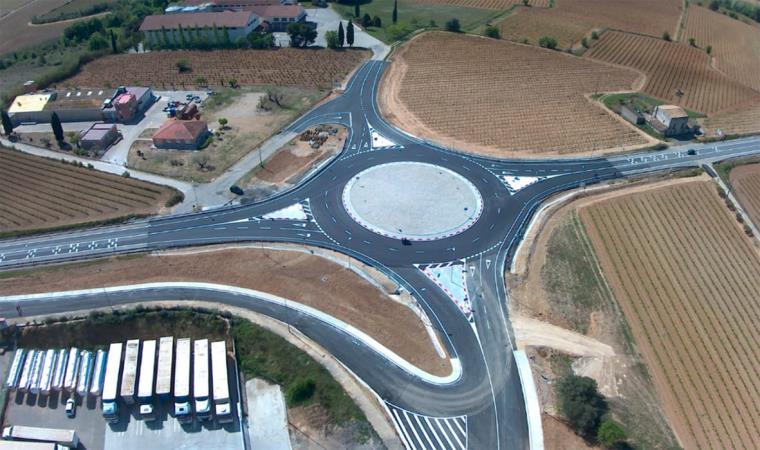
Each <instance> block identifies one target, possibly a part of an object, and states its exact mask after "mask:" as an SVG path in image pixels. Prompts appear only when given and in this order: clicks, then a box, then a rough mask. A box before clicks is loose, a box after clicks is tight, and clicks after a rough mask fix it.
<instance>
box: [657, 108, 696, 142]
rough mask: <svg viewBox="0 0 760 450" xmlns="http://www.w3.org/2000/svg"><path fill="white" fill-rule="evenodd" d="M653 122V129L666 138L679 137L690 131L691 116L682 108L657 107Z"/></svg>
mask: <svg viewBox="0 0 760 450" xmlns="http://www.w3.org/2000/svg"><path fill="white" fill-rule="evenodd" d="M651 122H652V123H651V125H652V127H654V128H655V129H656V130H657V131H659V132H660V133H662V134H664V135H665V136H678V135H680V134H685V133H688V132H689V131H690V130H689V115H688V114H686V111H684V110H683V108H681V107H680V106H675V105H660V106H655V108H654V111H653V113H652V121H651Z"/></svg>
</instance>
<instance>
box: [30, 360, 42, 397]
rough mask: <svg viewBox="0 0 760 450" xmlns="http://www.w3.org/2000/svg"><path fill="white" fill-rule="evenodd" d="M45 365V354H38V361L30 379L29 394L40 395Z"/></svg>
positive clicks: (35, 362)
mask: <svg viewBox="0 0 760 450" xmlns="http://www.w3.org/2000/svg"><path fill="white" fill-rule="evenodd" d="M44 364H45V352H44V351H42V350H40V351H38V352H37V359H35V360H34V365H33V366H32V375H31V376H30V377H29V392H30V393H32V394H34V395H37V394H39V393H40V378H41V377H42V368H43V366H44Z"/></svg>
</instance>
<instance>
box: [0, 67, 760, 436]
mask: <svg viewBox="0 0 760 450" xmlns="http://www.w3.org/2000/svg"><path fill="white" fill-rule="evenodd" d="M385 64H386V63H384V62H382V61H374V60H373V61H369V62H367V63H365V64H364V65H363V66H362V67H361V68H360V69H359V70H357V72H356V73H355V75H354V76H353V78H352V79H351V81H350V82H349V84H348V86H347V89H346V91H345V93H344V94H343V95H341V96H340V97H338V98H336V99H334V100H332V101H331V102H329V103H326V104H323V105H322V106H320V107H318V108H316V109H314V110H313V111H311V112H309V113H308V114H307V115H305V116H303V117H302V118H301V119H299V120H298V121H296V122H295V123H293V124H292V125H291V126H290V127H289V128H288V129H287V130H285V131H287V132H295V133H298V132H300V131H302V130H304V129H306V128H307V127H309V126H312V125H316V124H328V123H329V124H341V125H344V126H346V127H348V129H349V133H350V134H349V137H348V139H347V141H346V145H345V147H344V149H343V152H342V153H341V155H340V156H339V157H338V158H336V159H334V160H333V161H332V162H331V163H330V164H328V165H326V166H325V167H323V168H322V169H321V170H319V171H317V172H316V173H314V174H312V175H311V177H310V178H308V179H306V180H304V181H303V182H302V183H301V184H300V185H299V186H297V187H296V188H295V189H293V190H291V191H289V192H286V193H283V194H282V195H279V196H275V197H273V198H270V199H268V200H265V201H263V202H260V203H255V204H250V205H245V206H235V207H229V208H223V209H217V210H211V211H206V212H202V213H193V214H184V215H174V216H166V217H159V218H153V219H150V220H145V221H139V222H134V223H131V224H127V225H120V226H113V227H101V228H96V229H91V230H84V231H75V232H67V233H58V234H50V235H42V236H36V237H30V238H23V239H15V240H7V241H0V270H7V269H11V268H16V267H24V266H30V265H36V264H42V263H47V262H57V261H67V260H76V259H84V258H93V257H97V256H105V255H113V254H118V253H125V252H137V251H147V250H155V249H166V248H177V247H185V246H192V245H204V244H216V243H230V242H250V241H268V242H297V243H301V244H308V245H314V246H319V247H324V248H328V249H332V250H336V251H339V252H342V253H345V254H348V255H351V256H353V257H355V258H357V259H359V260H361V261H363V262H364V263H366V264H369V265H371V266H373V267H376V268H378V269H379V270H382V271H383V272H384V273H386V274H387V275H388V276H389V277H390V278H392V279H393V280H394V281H396V282H398V283H399V284H400V285H401V286H402V287H403V288H404V289H406V290H407V291H409V292H410V293H411V294H412V295H413V296H414V297H415V298H416V300H417V302H418V303H419V305H420V307H422V308H423V309H424V310H425V312H426V313H427V315H428V317H429V318H430V319H431V322H432V325H433V327H434V328H435V329H436V331H437V332H438V333H439V335H440V337H441V339H442V340H443V342H444V345H445V346H446V348H447V350H448V352H449V354H451V355H452V356H453V357H457V358H459V360H460V362H461V364H462V375H461V377H459V379H457V380H456V381H453V382H450V383H445V384H436V383H431V382H429V381H426V380H424V379H422V378H419V377H415V376H411V375H410V374H408V373H406V372H404V371H402V370H399V369H398V368H397V367H395V366H394V365H393V364H391V363H390V362H389V361H387V360H385V359H383V358H382V357H381V356H379V355H377V354H374V353H373V352H372V351H371V349H369V348H366V347H363V346H362V345H361V344H360V343H356V342H346V340H345V339H346V338H345V336H341V335H340V333H338V332H336V330H334V329H330V327H327V326H325V325H324V324H322V323H320V322H318V321H311V320H307V319H305V318H303V317H299V316H298V315H296V314H291V313H289V312H288V311H287V310H282V309H281V310H274V309H269V310H262V309H261V308H259V307H258V306H256V305H255V302H252V301H247V300H246V299H245V298H236V297H234V296H229V295H227V294H224V293H217V292H202V291H194V290H182V289H177V290H174V291H171V292H161V291H160V290H157V291H155V292H151V293H149V296H148V297H146V294H145V293H144V292H141V293H140V296H139V299H140V300H145V299H146V298H151V297H150V296H154V297H155V298H162V299H166V298H170V297H171V298H177V299H185V298H199V299H200V298H202V299H204V300H215V301H220V302H225V303H230V304H235V305H236V306H241V307H247V308H251V309H254V310H257V311H259V312H262V313H264V314H267V315H271V316H273V317H275V318H278V319H280V320H282V321H285V322H289V323H291V324H293V325H294V326H296V327H298V328H299V329H301V330H302V331H303V332H304V333H305V334H307V335H308V336H310V337H311V338H312V339H314V340H315V341H317V342H318V343H320V344H321V345H324V346H325V347H326V348H329V349H331V351H334V352H335V355H336V357H338V359H339V360H340V361H341V362H342V363H343V364H345V365H346V366H347V367H348V368H349V369H351V370H352V371H353V372H354V373H356V374H357V375H359V376H360V377H361V378H362V379H363V380H364V381H365V382H366V383H367V385H368V386H369V387H370V388H372V389H373V390H374V391H375V392H376V393H377V394H378V395H379V396H380V397H381V398H382V399H383V400H384V401H385V402H386V406H387V407H388V409H389V411H390V413H391V417H392V419H393V420H394V422H395V424H396V427H397V429H398V430H399V433H400V436H401V438H402V440H403V441H404V442H405V444H406V445H407V447H408V448H410V449H450V448H451V449H455V448H457V449H459V448H471V449H487V450H493V449H526V448H529V447H530V444H531V443H530V442H529V432H528V418H527V415H526V408H525V404H524V399H523V393H522V387H521V382H520V378H519V375H518V372H517V369H516V365H515V364H516V363H515V359H514V356H513V353H512V351H513V349H514V348H515V342H514V334H513V333H512V331H511V325H510V322H509V316H508V309H507V305H508V302H507V291H506V287H505V283H504V270H505V267H507V264H508V263H509V261H510V260H511V257H512V252H514V250H515V249H516V247H517V244H518V243H519V241H520V240H521V239H522V235H523V232H524V231H525V230H524V229H525V227H526V224H527V223H528V221H529V220H530V219H531V217H532V215H533V213H534V212H535V211H536V210H537V208H539V207H540V205H541V203H542V202H543V201H544V200H545V199H547V197H549V196H551V195H553V194H555V193H557V192H561V191H564V190H568V189H573V188H577V187H579V186H581V185H588V184H594V183H598V182H601V181H605V180H611V179H616V178H622V177H626V176H630V175H635V174H641V173H649V172H656V171H663V170H672V169H676V168H683V167H697V166H699V165H700V164H702V163H704V162H711V161H717V160H721V159H726V158H731V157H737V156H743V155H749V154H756V153H760V139H757V138H753V139H741V140H735V141H730V142H726V143H721V144H709V145H689V146H688V147H677V148H670V149H667V150H665V151H661V152H648V153H641V154H637V155H624V156H619V157H613V158H587V159H558V160H514V161H507V160H496V159H490V158H485V157H479V156H473V155H466V154H463V153H457V152H454V151H451V150H447V149H443V148H440V147H438V146H436V145H434V144H431V143H427V142H425V141H423V140H420V139H417V138H415V137H413V136H409V135H407V134H405V133H404V132H402V131H400V130H398V129H396V128H395V127H393V126H391V125H389V124H388V123H387V122H385V120H383V118H382V117H381V116H380V115H379V113H378V108H377V104H376V94H377V86H378V82H379V80H380V76H381V74H382V72H383V69H384V67H385ZM689 148H693V149H695V150H696V154H695V155H689V154H688V153H687V149H689ZM409 161H412V162H421V163H426V164H433V165H436V166H440V167H442V168H445V169H448V170H450V171H453V172H455V173H456V174H458V175H460V176H461V177H463V178H465V179H466V180H468V181H469V183H471V184H472V185H473V186H474V188H475V189H477V191H478V192H479V193H480V195H481V196H482V203H483V210H482V213H481V214H480V216H479V218H478V220H477V221H476V222H475V223H474V224H472V225H471V226H470V227H469V228H467V229H465V230H463V231H461V232H459V233H458V234H455V235H452V236H448V237H443V238H440V239H435V240H425V241H413V242H402V241H400V240H399V239H392V238H388V237H384V236H382V235H379V234H375V233H373V232H372V231H370V230H369V229H367V228H365V227H363V226H362V225H360V224H358V223H357V222H355V221H354V220H353V219H352V218H351V217H350V216H349V214H348V212H347V211H346V209H345V208H344V205H343V202H342V193H343V188H344V186H345V185H346V183H348V181H349V180H351V179H352V178H353V177H354V176H355V175H356V174H358V173H359V172H361V171H363V170H365V169H368V168H370V167H375V166H378V165H381V164H386V163H395V162H409ZM445 200H446V199H440V201H445ZM284 208H287V211H291V212H292V211H294V210H296V211H299V212H300V214H301V215H300V216H299V214H296V215H292V216H288V215H287V214H284V213H277V211H280V210H283V209H284ZM272 213H274V214H272ZM404 213H408V214H417V213H418V212H417V211H414V210H410V211H404ZM456 268H460V269H461V274H462V276H461V278H462V279H463V280H465V285H466V289H465V290H464V292H465V296H466V297H467V298H466V299H467V301H468V302H469V303H470V304H471V313H467V314H466V313H465V312H463V310H462V308H461V307H460V306H457V304H456V303H455V300H456V299H457V298H458V297H457V296H456V294H455V293H452V292H451V291H450V290H449V289H447V290H446V291H444V289H442V286H441V285H439V284H437V283H436V282H434V281H433V279H432V278H431V276H430V274H431V273H440V272H436V271H442V270H452V269H456ZM457 270H459V269H457ZM109 297H110V298H103V296H98V295H88V296H82V297H79V298H69V299H66V301H52V300H51V301H38V302H31V303H29V304H28V305H26V306H25V307H24V314H41V313H47V312H63V311H66V310H78V309H87V308H90V307H94V306H98V305H106V304H107V303H106V302H109V301H110V302H119V303H120V302H131V301H136V300H137V295H130V294H129V293H125V294H120V295H119V296H118V297H114V296H109ZM460 299H461V298H460ZM14 312H15V302H13V303H12V304H11V303H10V302H8V301H5V302H3V301H2V300H1V299H0V313H2V314H5V315H8V316H13V315H14ZM446 430H448V431H446ZM444 431H446V432H444ZM447 433H448V434H447Z"/></svg>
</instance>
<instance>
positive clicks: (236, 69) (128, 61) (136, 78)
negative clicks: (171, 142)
mask: <svg viewBox="0 0 760 450" xmlns="http://www.w3.org/2000/svg"><path fill="white" fill-rule="evenodd" d="M368 55H369V52H367V51H365V50H345V51H339V52H337V51H333V50H308V49H295V48H281V49H277V50H218V51H212V52H202V51H163V52H150V53H140V54H126V55H113V56H107V57H105V58H100V59H97V60H95V61H93V62H91V63H89V64H87V65H85V66H84V68H82V70H81V72H80V73H79V74H77V75H75V76H74V77H73V78H70V79H68V80H66V81H65V82H63V83H62V84H65V85H70V86H92V87H100V86H106V85H109V86H118V85H125V84H126V85H138V86H153V87H154V88H156V89H160V88H167V87H171V86H181V85H186V86H192V85H194V84H195V79H196V78H197V77H199V76H202V77H204V78H206V80H207V81H208V82H209V83H210V84H212V85H222V84H225V85H226V84H228V82H229V80H230V79H232V78H234V79H236V80H237V82H238V83H239V84H242V85H278V86H321V87H324V86H327V87H331V86H332V83H333V82H335V81H341V80H342V79H343V78H344V77H345V76H346V75H347V74H348V73H349V72H350V71H351V70H352V69H353V68H354V67H356V66H357V65H358V64H359V63H360V62H362V61H363V60H364V59H366V58H367V56H368ZM180 58H185V59H187V61H188V63H189V66H190V68H191V69H192V71H191V72H186V73H178V71H177V67H176V65H175V63H176V61H177V60H179V59H180Z"/></svg>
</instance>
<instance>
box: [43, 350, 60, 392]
mask: <svg viewBox="0 0 760 450" xmlns="http://www.w3.org/2000/svg"><path fill="white" fill-rule="evenodd" d="M57 359H58V353H57V352H56V351H55V350H53V349H50V350H48V351H47V352H45V364H44V365H43V366H42V377H41V378H40V393H41V394H42V395H48V394H50V386H51V385H52V383H53V370H55V361H56V360H57Z"/></svg>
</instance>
